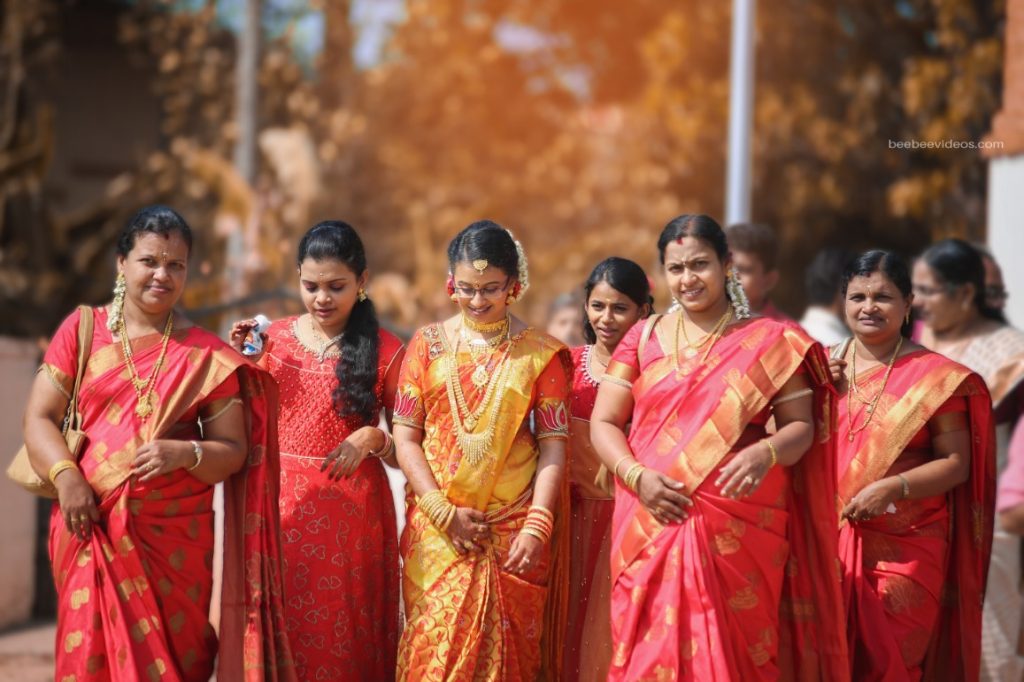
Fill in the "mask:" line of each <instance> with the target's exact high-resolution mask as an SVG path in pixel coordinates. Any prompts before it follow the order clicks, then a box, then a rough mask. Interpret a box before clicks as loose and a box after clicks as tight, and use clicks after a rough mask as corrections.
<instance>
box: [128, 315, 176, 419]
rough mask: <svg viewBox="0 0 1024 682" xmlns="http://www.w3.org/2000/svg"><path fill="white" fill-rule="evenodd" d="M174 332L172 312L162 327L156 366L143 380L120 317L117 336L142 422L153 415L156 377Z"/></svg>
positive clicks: (137, 413)
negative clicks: (162, 333) (119, 338)
mask: <svg viewBox="0 0 1024 682" xmlns="http://www.w3.org/2000/svg"><path fill="white" fill-rule="evenodd" d="M173 330H174V312H173V311H172V312H171V314H170V315H168V316H167V324H166V325H165V326H164V335H163V339H162V340H161V345H160V355H159V356H158V357H157V359H156V364H154V365H153V371H152V372H150V374H149V376H148V377H146V378H145V379H143V378H142V377H141V376H139V370H138V368H137V367H136V366H135V356H134V355H133V354H132V342H131V340H129V339H128V328H127V326H126V325H125V323H124V316H122V317H121V319H120V321H119V323H118V326H117V334H118V336H120V337H121V350H122V351H124V359H125V362H126V363H127V364H128V372H129V373H130V375H131V381H132V388H134V389H135V397H136V398H137V401H136V403H135V414H136V416H138V417H139V419H141V420H142V421H146V420H147V419H149V416H150V415H151V414H153V389H155V388H156V375H157V374H159V373H160V368H161V367H163V365H164V359H165V358H166V357H167V344H168V343H169V342H170V340H171V332H172V331H173Z"/></svg>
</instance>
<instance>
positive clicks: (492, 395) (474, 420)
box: [444, 339, 515, 466]
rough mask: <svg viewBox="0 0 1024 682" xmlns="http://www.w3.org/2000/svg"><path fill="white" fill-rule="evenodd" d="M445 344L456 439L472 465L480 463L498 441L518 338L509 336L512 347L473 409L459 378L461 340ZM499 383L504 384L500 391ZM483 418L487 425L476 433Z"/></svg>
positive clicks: (507, 349)
mask: <svg viewBox="0 0 1024 682" xmlns="http://www.w3.org/2000/svg"><path fill="white" fill-rule="evenodd" d="M445 341H447V339H445ZM445 346H446V348H445V350H446V351H447V352H446V353H445V356H444V358H445V365H444V375H445V389H446V391H447V393H448V405H449V408H450V409H451V412H452V420H453V421H454V422H455V439H456V441H457V442H458V444H459V448H460V449H461V450H462V453H463V454H464V455H465V456H466V459H467V460H468V461H469V463H470V465H471V466H476V465H478V464H479V463H480V462H481V461H483V459H484V457H485V456H486V455H487V453H488V452H489V451H490V449H491V445H492V444H493V443H494V435H495V433H496V431H497V425H498V412H499V410H500V408H501V403H502V401H503V398H504V395H505V391H504V387H505V384H506V383H507V382H508V376H509V374H510V370H511V368H512V362H511V356H512V349H513V347H514V346H515V340H514V339H509V343H508V347H507V348H506V349H505V352H504V353H502V356H501V359H500V360H499V361H498V364H497V366H496V368H495V370H494V371H493V373H492V374H491V375H490V380H489V381H488V382H487V387H486V389H485V390H484V394H483V397H481V399H480V402H479V403H478V404H477V406H476V408H475V409H473V410H470V409H469V403H468V401H467V400H466V394H465V391H463V390H462V382H461V381H460V380H459V362H458V352H459V346H458V341H456V343H455V347H454V348H450V347H448V344H447V343H445ZM499 386H500V387H501V389H500V392H499V388H498V387H499ZM481 422H484V423H485V424H486V425H485V426H484V429H483V430H482V431H481V432H479V433H476V432H475V430H476V427H477V426H478V425H479V424H480V423H481Z"/></svg>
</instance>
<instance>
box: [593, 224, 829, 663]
mask: <svg viewBox="0 0 1024 682" xmlns="http://www.w3.org/2000/svg"><path fill="white" fill-rule="evenodd" d="M658 246H659V252H660V255H661V258H662V262H663V264H664V267H665V275H666V279H667V280H668V284H669V289H670V291H671V292H672V294H673V296H674V297H676V298H677V300H678V301H679V302H680V304H681V310H680V311H679V312H678V313H676V314H670V315H666V316H664V317H659V318H651V320H652V321H653V322H652V323H649V324H648V323H645V324H638V325H637V326H636V327H634V328H633V330H632V331H630V333H629V334H627V336H626V338H625V339H623V341H622V343H621V344H620V345H619V347H618V348H617V349H616V352H615V355H614V356H613V357H612V361H611V362H610V363H609V365H608V370H607V373H606V375H605V377H604V380H603V381H602V384H601V388H600V389H599V391H598V398H597V404H596V405H595V408H594V413H593V417H592V422H591V435H592V441H593V445H594V447H595V449H596V450H597V452H598V454H599V455H600V457H601V459H602V461H603V463H604V464H605V466H606V467H608V469H609V471H611V472H612V473H613V474H614V475H615V476H616V479H617V481H618V482H619V485H618V486H617V489H616V494H615V514H614V518H613V522H612V548H611V555H612V557H611V561H612V637H613V642H614V647H615V648H614V655H613V659H612V666H611V670H610V673H609V676H608V679H609V680H612V681H615V682H617V681H619V680H623V681H624V680H631V681H632V680H693V681H697V680H775V679H798V680H844V679H848V678H849V671H848V667H847V666H848V660H847V656H846V642H845V627H844V623H843V613H842V602H841V592H840V583H839V575H838V571H837V566H836V533H837V530H836V514H835V504H836V497H835V481H834V478H833V477H834V469H833V467H834V459H833V458H834V450H833V447H834V445H833V441H832V438H831V423H832V422H831V419H832V417H831V415H832V412H831V410H832V389H831V387H830V386H829V385H828V383H829V382H828V371H827V365H826V360H825V356H824V352H823V350H822V348H821V346H820V345H818V344H816V343H815V342H813V341H811V340H810V339H809V338H808V337H807V336H806V335H804V334H803V333H802V332H800V331H799V330H797V329H794V328H792V327H789V326H786V325H783V324H781V323H777V322H774V321H772V320H768V319H765V318H754V319H745V318H746V316H747V315H749V310H748V309H747V306H746V302H745V296H744V295H743V293H742V288H741V286H740V285H739V284H738V282H736V280H735V275H734V274H730V273H729V267H730V265H731V260H730V257H729V253H728V247H727V245H726V243H725V238H724V235H723V234H722V230H721V228H720V227H719V226H718V224H717V223H715V221H714V220H712V219H711V218H709V217H707V216H690V215H684V216H680V217H679V218H676V219H675V220H673V221H671V222H670V223H669V224H668V225H667V226H666V228H665V230H664V231H663V232H662V236H661V238H660V239H659V243H658ZM772 419H773V420H774V423H775V427H776V428H775V430H774V432H770V431H769V430H768V428H767V427H768V425H769V421H770V420H772ZM630 420H631V421H632V425H631V427H630V430H629V435H628V438H627V436H626V434H625V432H624V426H625V424H626V423H627V421H630Z"/></svg>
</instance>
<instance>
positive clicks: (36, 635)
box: [0, 623, 54, 682]
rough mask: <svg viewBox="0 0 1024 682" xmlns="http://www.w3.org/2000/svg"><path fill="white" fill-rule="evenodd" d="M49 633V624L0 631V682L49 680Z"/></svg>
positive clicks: (50, 637) (50, 664)
mask: <svg viewBox="0 0 1024 682" xmlns="http://www.w3.org/2000/svg"><path fill="white" fill-rule="evenodd" d="M53 636H54V625H53V623H34V624H30V625H26V626H24V627H21V628H18V629H16V630H10V631H7V632H4V633H0V682H51V680H53Z"/></svg>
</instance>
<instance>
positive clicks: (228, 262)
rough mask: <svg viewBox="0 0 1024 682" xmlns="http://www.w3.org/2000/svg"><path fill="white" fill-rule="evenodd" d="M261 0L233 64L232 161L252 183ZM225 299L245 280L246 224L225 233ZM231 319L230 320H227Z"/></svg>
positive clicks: (250, 5)
mask: <svg viewBox="0 0 1024 682" xmlns="http://www.w3.org/2000/svg"><path fill="white" fill-rule="evenodd" d="M261 4H262V0H246V2H245V7H244V9H243V12H244V13H245V16H244V17H243V21H242V27H241V30H240V31H239V33H238V55H237V62H236V65H235V122H236V123H237V129H238V139H237V140H236V141H235V153H234V163H235V169H236V170H237V171H238V174H239V175H241V176H242V178H243V179H244V180H245V181H246V182H247V183H249V186H250V187H252V186H253V185H254V184H255V181H256V132H257V128H258V125H259V120H258V117H259V91H258V88H259V68H260V37H261V35H262V27H261V19H260V14H261ZM224 260H225V263H224V266H225V267H224V275H225V282H224V283H225V289H224V300H227V301H230V300H234V299H238V298H241V297H242V296H244V295H245V294H246V293H247V292H246V283H245V269H244V264H245V226H244V225H240V226H239V227H238V228H237V229H235V230H234V231H232V232H231V234H230V235H228V239H227V252H226V253H225V259H224ZM227 323H230V322H227Z"/></svg>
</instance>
